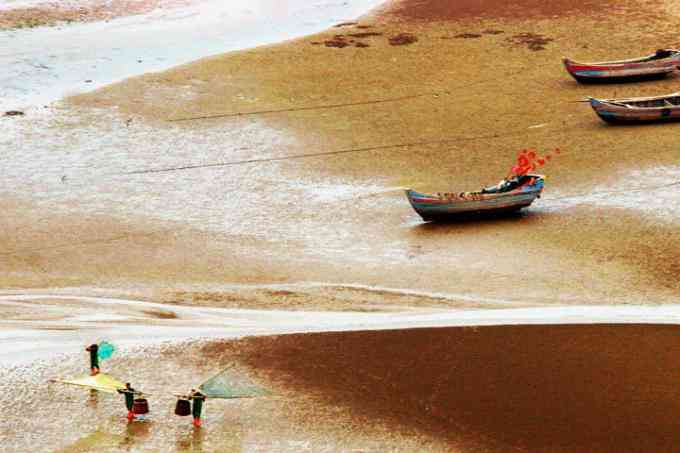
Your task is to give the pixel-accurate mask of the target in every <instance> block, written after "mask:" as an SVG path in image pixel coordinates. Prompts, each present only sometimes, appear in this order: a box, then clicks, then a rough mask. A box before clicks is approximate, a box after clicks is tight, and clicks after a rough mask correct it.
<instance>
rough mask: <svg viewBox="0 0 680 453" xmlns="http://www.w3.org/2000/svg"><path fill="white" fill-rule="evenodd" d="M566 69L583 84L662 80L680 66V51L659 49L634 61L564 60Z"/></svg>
mask: <svg viewBox="0 0 680 453" xmlns="http://www.w3.org/2000/svg"><path fill="white" fill-rule="evenodd" d="M562 61H563V62H564V67H565V68H567V72H569V74H571V76H572V77H573V78H574V79H576V80H577V81H578V82H581V83H616V82H632V81H638V80H648V79H655V78H662V77H665V76H667V75H668V74H670V73H671V72H673V71H674V70H675V68H676V67H678V66H680V50H675V49H659V50H657V51H656V52H655V53H653V54H652V55H648V56H646V57H642V58H635V59H632V60H619V61H602V62H599V63H579V62H576V61H573V60H570V59H569V58H564V59H563V60H562Z"/></svg>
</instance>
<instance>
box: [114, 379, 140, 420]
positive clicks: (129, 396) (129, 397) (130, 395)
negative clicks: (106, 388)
mask: <svg viewBox="0 0 680 453" xmlns="http://www.w3.org/2000/svg"><path fill="white" fill-rule="evenodd" d="M117 391H118V393H122V394H123V395H124V396H125V407H127V410H128V414H127V418H128V421H132V420H133V419H134V418H135V413H134V412H132V408H133V406H134V405H135V393H137V392H135V389H133V388H132V387H131V386H130V383H129V382H128V383H126V384H125V388H124V389H118V390H117Z"/></svg>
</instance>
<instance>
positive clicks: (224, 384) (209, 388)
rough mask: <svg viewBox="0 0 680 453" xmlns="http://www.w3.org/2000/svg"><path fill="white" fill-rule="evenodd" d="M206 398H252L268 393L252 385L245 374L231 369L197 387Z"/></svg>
mask: <svg viewBox="0 0 680 453" xmlns="http://www.w3.org/2000/svg"><path fill="white" fill-rule="evenodd" d="M199 390H200V391H201V392H202V393H203V394H204V395H205V396H207V397H208V398H253V397H257V396H264V395H267V394H268V392H267V391H266V390H265V389H263V388H262V387H260V386H258V385H257V384H255V383H253V381H252V380H250V378H248V376H247V374H246V373H244V372H241V371H239V370H236V369H233V368H227V369H226V370H224V371H222V372H220V373H218V374H216V375H215V376H213V377H211V378H210V379H208V380H207V381H205V382H204V383H203V384H201V386H200V387H199Z"/></svg>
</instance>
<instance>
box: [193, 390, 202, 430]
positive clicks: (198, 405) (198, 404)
mask: <svg viewBox="0 0 680 453" xmlns="http://www.w3.org/2000/svg"><path fill="white" fill-rule="evenodd" d="M189 399H190V400H191V415H193V417H194V426H195V427H196V428H200V427H201V412H202V411H203V403H204V402H205V399H206V396H205V395H204V394H203V393H201V392H200V391H198V390H196V389H191V393H189Z"/></svg>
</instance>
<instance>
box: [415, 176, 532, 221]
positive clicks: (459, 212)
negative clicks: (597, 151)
mask: <svg viewBox="0 0 680 453" xmlns="http://www.w3.org/2000/svg"><path fill="white" fill-rule="evenodd" d="M544 180H545V177H544V176H542V175H533V174H529V175H524V176H520V177H518V178H513V179H511V180H503V181H501V182H500V183H499V184H498V185H496V186H492V187H487V188H485V189H482V190H481V191H479V192H460V193H437V194H434V195H433V194H424V193H420V192H416V191H415V190H411V189H407V190H406V197H407V198H408V201H409V202H410V203H411V206H413V209H414V210H415V211H416V212H417V213H418V214H419V215H420V217H422V218H423V220H426V221H430V220H453V219H456V218H460V217H466V216H470V215H484V214H497V213H507V212H513V211H518V210H520V209H522V208H526V207H527V206H529V205H530V204H531V203H533V202H534V200H535V199H536V198H539V197H540V196H541V192H543V183H544Z"/></svg>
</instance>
